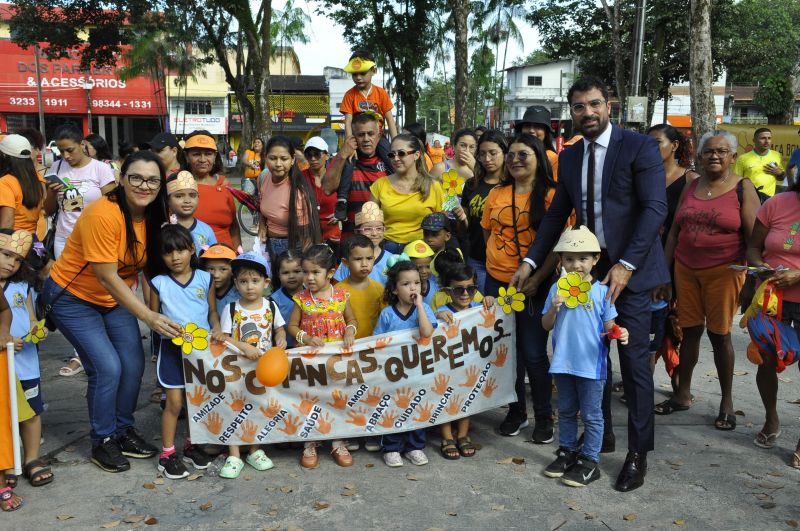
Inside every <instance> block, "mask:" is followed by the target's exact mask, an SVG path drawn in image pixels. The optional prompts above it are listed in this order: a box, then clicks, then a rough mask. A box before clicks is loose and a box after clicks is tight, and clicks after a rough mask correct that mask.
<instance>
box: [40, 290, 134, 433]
mask: <svg viewBox="0 0 800 531" xmlns="http://www.w3.org/2000/svg"><path fill="white" fill-rule="evenodd" d="M61 291H62V288H61V286H59V285H58V284H56V283H55V282H53V281H52V279H49V278H48V279H47V281H46V282H45V284H44V288H43V290H42V297H44V299H43V300H44V302H45V303H47V304H53V307H52V310H51V311H50V318H51V319H52V320H53V322H54V323H55V325H56V326H57V327H58V329H59V330H60V331H61V333H62V334H64V337H66V338H67V340H68V341H69V342H70V343H71V344H72V345H73V346H74V347H75V349H76V350H77V351H78V356H79V357H80V359H81V363H83V367H84V369H85V370H86V375H87V376H88V377H89V387H88V389H87V392H86V402H87V404H88V406H89V422H90V424H91V433H90V436H91V439H92V446H97V445H99V444H101V443H102V442H103V439H105V438H106V437H118V436H120V435H123V434H124V433H125V432H126V431H127V430H128V428H132V427H133V425H134V418H133V413H134V411H135V410H136V401H137V399H138V398H139V387H140V386H141V383H142V374H143V373H144V350H143V348H142V337H141V335H140V334H139V323H138V321H137V320H136V318H135V317H134V316H133V315H132V314H131V313H130V312H129V311H128V310H126V309H125V308H123V307H122V306H115V307H113V308H105V307H103V306H97V305H94V304H92V303H90V302H86V301H85V300H83V299H79V298H78V297H76V296H75V295H73V294H72V293H70V292H68V291H64V294H63V295H60V296H59V293H61ZM55 297H58V300H56V301H55V303H52V301H53V299H54V298H55Z"/></svg>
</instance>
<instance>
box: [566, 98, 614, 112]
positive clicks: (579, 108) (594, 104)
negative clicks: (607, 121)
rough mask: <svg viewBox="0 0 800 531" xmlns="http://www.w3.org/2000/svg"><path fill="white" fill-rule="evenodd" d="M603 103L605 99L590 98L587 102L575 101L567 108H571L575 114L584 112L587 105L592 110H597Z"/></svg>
mask: <svg viewBox="0 0 800 531" xmlns="http://www.w3.org/2000/svg"><path fill="white" fill-rule="evenodd" d="M605 103H606V100H592V101H590V102H589V103H575V104H573V105H570V106H569V108H570V109H572V112H574V113H575V114H583V113H584V112H586V108H587V107H589V108H591V109H592V110H593V111H599V110H600V109H601V108H602V107H603V105H604V104H605Z"/></svg>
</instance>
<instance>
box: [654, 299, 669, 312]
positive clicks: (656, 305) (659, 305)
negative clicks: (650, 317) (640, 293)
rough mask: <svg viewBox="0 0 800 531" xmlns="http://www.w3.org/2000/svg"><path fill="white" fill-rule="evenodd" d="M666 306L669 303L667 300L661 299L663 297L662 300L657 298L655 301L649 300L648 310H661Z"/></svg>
mask: <svg viewBox="0 0 800 531" xmlns="http://www.w3.org/2000/svg"><path fill="white" fill-rule="evenodd" d="M667 306H669V303H668V302H667V301H665V300H663V299H662V300H658V301H656V302H651V303H650V311H651V312H657V311H658V310H663V309H664V308H666V307H667Z"/></svg>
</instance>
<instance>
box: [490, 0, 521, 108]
mask: <svg viewBox="0 0 800 531" xmlns="http://www.w3.org/2000/svg"><path fill="white" fill-rule="evenodd" d="M522 4H523V2H522V0H486V4H485V12H486V14H487V15H489V17H490V19H489V25H488V26H489V34H490V40H491V42H492V44H494V45H495V72H496V75H497V76H498V84H499V85H500V86H499V90H497V92H496V95H495V96H496V97H495V106H496V107H497V109H498V110H497V115H498V117H499V119H500V120H502V116H503V93H504V90H505V85H504V83H503V74H501V72H504V71H505V69H506V59H507V57H508V42H509V40H512V39H513V40H514V42H516V43H517V44H519V45H520V46H523V42H522V33H520V31H519V27H518V26H517V23H516V22H515V21H514V19H515V17H517V16H519V15H521V14H522V9H523V7H522ZM501 42H504V45H503V67H502V69H498V65H497V61H498V60H499V59H500V43H501Z"/></svg>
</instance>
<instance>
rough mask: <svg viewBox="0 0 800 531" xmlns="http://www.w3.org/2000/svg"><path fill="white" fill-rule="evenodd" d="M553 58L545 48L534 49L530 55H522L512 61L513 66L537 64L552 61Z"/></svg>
mask: <svg viewBox="0 0 800 531" xmlns="http://www.w3.org/2000/svg"><path fill="white" fill-rule="evenodd" d="M552 60H553V58H552V57H550V56H549V55H548V54H547V52H545V51H544V50H541V49H539V50H534V51H532V52H531V53H529V54H528V55H524V56H520V57H517V58H516V59H514V61H512V63H511V66H525V65H535V64H538V63H546V62H547V61H552Z"/></svg>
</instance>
